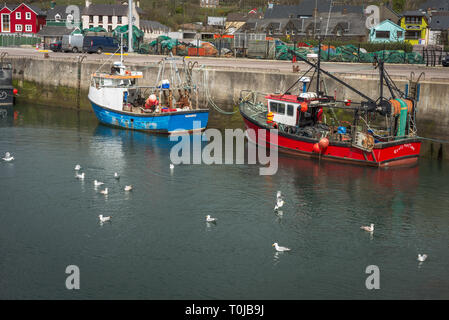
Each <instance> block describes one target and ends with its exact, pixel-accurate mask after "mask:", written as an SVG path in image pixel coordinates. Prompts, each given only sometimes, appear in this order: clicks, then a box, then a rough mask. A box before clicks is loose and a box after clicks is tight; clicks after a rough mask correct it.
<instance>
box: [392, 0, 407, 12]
mask: <svg viewBox="0 0 449 320" xmlns="http://www.w3.org/2000/svg"><path fill="white" fill-rule="evenodd" d="M404 7H405V0H393V10H394V11H396V12H402V11H404Z"/></svg>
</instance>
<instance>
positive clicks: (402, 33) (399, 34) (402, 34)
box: [396, 31, 404, 39]
mask: <svg viewBox="0 0 449 320" xmlns="http://www.w3.org/2000/svg"><path fill="white" fill-rule="evenodd" d="M403 36H404V31H396V37H397V38H398V39H401V38H402V37H403Z"/></svg>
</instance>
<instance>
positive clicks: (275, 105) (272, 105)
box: [270, 102, 278, 113]
mask: <svg viewBox="0 0 449 320" xmlns="http://www.w3.org/2000/svg"><path fill="white" fill-rule="evenodd" d="M270 111H271V112H276V113H277V112H278V103H276V102H270Z"/></svg>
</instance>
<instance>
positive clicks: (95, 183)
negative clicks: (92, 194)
mask: <svg viewBox="0 0 449 320" xmlns="http://www.w3.org/2000/svg"><path fill="white" fill-rule="evenodd" d="M102 184H104V182H100V181H97V180H94V185H95V186H101V185H102Z"/></svg>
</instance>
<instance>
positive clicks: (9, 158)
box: [2, 152, 14, 161]
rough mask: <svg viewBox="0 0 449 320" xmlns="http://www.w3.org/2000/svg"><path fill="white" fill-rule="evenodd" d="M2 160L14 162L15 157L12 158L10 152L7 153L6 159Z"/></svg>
mask: <svg viewBox="0 0 449 320" xmlns="http://www.w3.org/2000/svg"><path fill="white" fill-rule="evenodd" d="M2 159H3V160H5V161H12V160H14V157H13V156H11V154H10V153H9V152H6V153H5V157H4V158H2Z"/></svg>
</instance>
